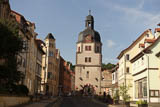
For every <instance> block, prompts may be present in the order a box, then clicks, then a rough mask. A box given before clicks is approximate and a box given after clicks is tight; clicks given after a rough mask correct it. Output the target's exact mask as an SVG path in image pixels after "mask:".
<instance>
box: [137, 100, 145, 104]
mask: <svg viewBox="0 0 160 107" xmlns="http://www.w3.org/2000/svg"><path fill="white" fill-rule="evenodd" d="M136 104H138V105H142V104H147V101H146V100H139V101H137V102H136Z"/></svg>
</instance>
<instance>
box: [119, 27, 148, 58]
mask: <svg viewBox="0 0 160 107" xmlns="http://www.w3.org/2000/svg"><path fill="white" fill-rule="evenodd" d="M148 32H151V29H148V30H146V31H144V32H143V33H142V34H141V35H140V36H139V37H138V38H137V39H136V40H135V41H134V42H133V43H132V44H131V45H130V46H129V47H128V48H126V49H124V50H123V51H121V53H120V54H119V55H118V57H117V59H120V58H121V57H122V56H123V54H124V53H125V52H126V51H127V50H129V49H131V48H132V47H133V46H134V45H135V44H136V43H137V42H138V41H140V40H141V39H142V38H143V37H144V36H145V34H147V33H148Z"/></svg>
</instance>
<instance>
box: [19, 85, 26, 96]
mask: <svg viewBox="0 0 160 107" xmlns="http://www.w3.org/2000/svg"><path fill="white" fill-rule="evenodd" d="M16 89H17V90H16V94H18V95H25V96H27V95H28V93H29V90H28V88H27V87H26V86H25V85H17V86H16Z"/></svg>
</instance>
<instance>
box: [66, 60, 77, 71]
mask: <svg viewBox="0 0 160 107" xmlns="http://www.w3.org/2000/svg"><path fill="white" fill-rule="evenodd" d="M67 64H70V68H71V70H72V71H74V69H75V65H73V64H72V63H71V62H69V61H68V62H67Z"/></svg>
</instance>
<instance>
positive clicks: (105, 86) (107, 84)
mask: <svg viewBox="0 0 160 107" xmlns="http://www.w3.org/2000/svg"><path fill="white" fill-rule="evenodd" d="M101 88H102V91H105V92H106V93H107V94H110V95H111V89H112V72H111V71H109V70H103V71H102V80H101Z"/></svg>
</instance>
